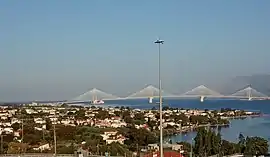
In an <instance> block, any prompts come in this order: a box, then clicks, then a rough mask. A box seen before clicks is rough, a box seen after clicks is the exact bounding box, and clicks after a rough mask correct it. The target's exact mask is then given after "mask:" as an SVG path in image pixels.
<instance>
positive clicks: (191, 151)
mask: <svg viewBox="0 0 270 157" xmlns="http://www.w3.org/2000/svg"><path fill="white" fill-rule="evenodd" d="M192 144H193V138H191V145H190V157H192V155H193V147H192Z"/></svg>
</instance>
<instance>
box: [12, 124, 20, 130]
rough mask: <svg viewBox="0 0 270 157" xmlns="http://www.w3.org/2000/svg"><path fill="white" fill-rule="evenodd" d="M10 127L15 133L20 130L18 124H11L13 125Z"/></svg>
mask: <svg viewBox="0 0 270 157" xmlns="http://www.w3.org/2000/svg"><path fill="white" fill-rule="evenodd" d="M11 127H12V128H13V130H15V131H17V130H19V129H20V127H21V126H20V124H19V123H13V124H12V125H11Z"/></svg>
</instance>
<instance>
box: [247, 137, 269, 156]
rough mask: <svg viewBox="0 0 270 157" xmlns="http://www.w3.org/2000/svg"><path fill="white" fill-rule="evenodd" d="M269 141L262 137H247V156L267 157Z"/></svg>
mask: <svg viewBox="0 0 270 157" xmlns="http://www.w3.org/2000/svg"><path fill="white" fill-rule="evenodd" d="M268 147H269V145H268V141H267V140H266V139H264V138H261V137H257V136H255V137H247V138H246V148H245V152H244V154H247V155H266V154H267V153H268Z"/></svg>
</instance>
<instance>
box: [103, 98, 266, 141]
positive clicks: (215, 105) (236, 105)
mask: <svg viewBox="0 0 270 157" xmlns="http://www.w3.org/2000/svg"><path fill="white" fill-rule="evenodd" d="M156 102H158V100H156ZM106 105H107V106H112V107H115V106H129V107H131V108H134V109H136V108H137V109H151V108H153V107H156V108H158V104H155V103H153V104H148V100H147V99H141V100H114V101H106ZM164 106H169V107H174V108H176V107H177V108H192V109H195V108H196V109H220V108H233V109H243V110H248V111H261V112H263V113H264V114H269V115H270V101H269V100H266V101H259V100H257V101H256V100H254V101H243V100H220V99H219V100H218V99H212V100H205V101H204V102H203V103H201V102H200V101H199V99H185V100H184V99H164ZM269 131H270V116H265V117H259V118H247V119H244V120H232V121H231V124H230V127H229V128H222V129H221V134H222V137H223V138H224V139H226V140H230V141H237V139H238V135H239V133H243V134H244V135H245V136H261V137H264V138H266V139H268V140H270V134H269ZM195 136H196V132H191V133H187V134H182V136H181V135H176V136H173V137H170V139H171V140H172V141H173V142H177V141H181V140H185V141H190V140H191V138H192V137H195Z"/></svg>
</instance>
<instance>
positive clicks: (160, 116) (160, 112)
mask: <svg viewBox="0 0 270 157" xmlns="http://www.w3.org/2000/svg"><path fill="white" fill-rule="evenodd" d="M163 42H164V41H163V40H159V39H158V40H157V41H155V43H156V44H158V75H159V76H158V77H159V121H160V157H163V128H162V126H163V119H162V93H161V92H162V86H161V53H160V44H163Z"/></svg>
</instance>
